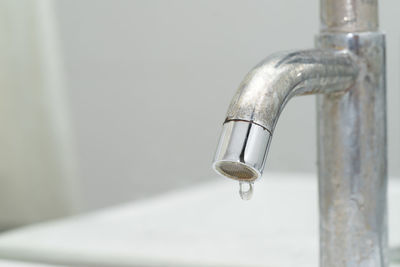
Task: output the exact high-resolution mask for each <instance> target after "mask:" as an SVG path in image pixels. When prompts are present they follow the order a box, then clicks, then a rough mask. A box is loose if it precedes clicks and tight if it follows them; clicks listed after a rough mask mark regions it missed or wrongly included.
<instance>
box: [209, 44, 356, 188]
mask: <svg viewBox="0 0 400 267" xmlns="http://www.w3.org/2000/svg"><path fill="white" fill-rule="evenodd" d="M358 73H359V65H358V63H357V59H356V57H355V56H354V55H353V54H352V53H351V52H349V51H348V50H328V49H326V50H324V49H313V50H304V51H289V52H279V53H275V54H273V55H271V56H269V57H267V58H266V59H265V60H263V61H262V62H261V63H259V64H258V65H257V66H256V67H255V68H253V69H252V70H251V71H250V72H249V73H248V74H247V75H246V77H245V78H244V80H243V82H242V83H241V84H240V86H239V89H238V90H237V92H236V94H235V96H234V97H233V100H232V102H231V104H230V106H229V109H228V112H227V115H226V119H225V122H224V125H223V131H222V135H221V138H220V141H219V144H218V147H217V151H216V155H215V159H214V164H213V167H214V169H215V170H216V171H217V172H218V173H219V174H221V175H223V176H226V177H229V178H232V179H235V180H239V181H250V182H251V181H254V180H256V179H257V178H259V177H260V176H261V175H262V172H263V169H264V166H265V161H266V157H267V153H268V148H269V145H270V142H271V137H272V134H273V131H274V128H275V125H276V122H277V120H278V118H279V115H280V113H281V112H282V110H283V108H284V106H285V105H286V103H287V102H288V101H289V99H291V98H292V97H293V96H296V95H307V94H317V93H341V92H344V91H347V90H348V89H349V88H351V86H352V85H353V84H354V83H355V82H356V80H357V77H358Z"/></svg>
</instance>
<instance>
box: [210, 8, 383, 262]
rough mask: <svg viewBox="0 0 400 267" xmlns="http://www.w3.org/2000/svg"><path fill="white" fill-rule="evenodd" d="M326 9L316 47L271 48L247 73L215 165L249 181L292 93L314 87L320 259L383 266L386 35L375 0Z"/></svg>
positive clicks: (257, 173) (256, 173) (229, 114)
mask: <svg viewBox="0 0 400 267" xmlns="http://www.w3.org/2000/svg"><path fill="white" fill-rule="evenodd" d="M320 12H321V14H320V15H321V32H320V34H319V35H318V36H317V37H316V41H315V43H316V47H317V48H316V49H310V50H304V51H288V52H279V53H275V54H272V55H271V56H269V57H267V58H266V59H265V60H263V61H262V62H261V63H259V64H258V65H257V66H256V67H255V68H253V69H252V70H251V71H250V72H249V73H248V74H247V75H246V76H245V78H244V80H243V81H242V83H241V84H240V86H239V89H238V90H237V92H236V94H235V96H234V97H233V100H232V102H231V104H230V106H229V108H228V112H227V115H226V117H225V121H224V123H223V129H222V134H221V137H220V140H219V143H218V146H217V151H216V154H215V158H214V161H213V168H214V170H215V171H216V172H217V173H219V174H221V175H223V176H226V177H229V178H232V179H234V180H238V181H239V182H241V183H249V184H250V185H251V184H252V183H253V182H254V181H255V180H257V179H258V178H260V177H261V175H262V173H263V170H264V167H265V162H266V158H267V153H268V149H269V145H270V142H271V138H272V136H273V132H274V128H275V125H276V123H277V120H278V117H279V115H280V113H281V112H282V110H283V108H284V107H285V105H286V104H287V102H288V101H289V100H290V99H291V98H292V97H294V96H301V95H309V94H316V95H317V131H318V135H317V136H318V140H317V151H318V162H317V163H318V185H319V186H318V190H319V214H320V216H319V221H320V266H322V267H342V266H343V267H385V266H388V258H387V215H386V214H387V204H386V202H387V201H386V191H387V141H386V84H385V38H384V34H382V33H380V32H379V31H378V8H377V0H368V1H365V0H321V2H320ZM250 189H251V187H250Z"/></svg>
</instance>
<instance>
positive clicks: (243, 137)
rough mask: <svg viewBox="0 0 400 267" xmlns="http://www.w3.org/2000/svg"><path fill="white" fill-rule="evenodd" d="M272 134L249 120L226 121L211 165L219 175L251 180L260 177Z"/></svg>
mask: <svg viewBox="0 0 400 267" xmlns="http://www.w3.org/2000/svg"><path fill="white" fill-rule="evenodd" d="M270 141H271V134H270V133H269V131H267V130H266V129H265V128H263V127H261V126H260V125H257V124H254V123H252V122H250V121H227V122H225V123H224V126H223V130H222V134H221V138H220V141H219V144H218V147H217V151H216V153H215V158H214V163H213V167H214V170H215V171H216V172H217V173H219V174H221V175H222V176H225V177H228V178H231V179H234V180H238V181H246V182H252V181H254V180H256V179H258V178H259V177H261V175H262V172H263V169H264V166H265V161H266V158H267V153H268V148H269V144H270Z"/></svg>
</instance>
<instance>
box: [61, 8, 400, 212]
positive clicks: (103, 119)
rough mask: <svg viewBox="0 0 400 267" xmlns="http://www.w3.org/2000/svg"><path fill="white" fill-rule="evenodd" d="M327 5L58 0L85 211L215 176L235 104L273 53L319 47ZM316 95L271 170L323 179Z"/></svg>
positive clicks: (391, 55)
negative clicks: (245, 82)
mask: <svg viewBox="0 0 400 267" xmlns="http://www.w3.org/2000/svg"><path fill="white" fill-rule="evenodd" d="M318 4H319V3H318V1H301V0H291V1H272V0H257V1H232V0H219V1H186V0H170V1H163V0H152V1H147V0H136V1H130V0H114V1H109V0H84V1H82V0H56V1H55V7H56V15H57V16H56V18H57V19H58V29H59V36H60V38H61V42H60V43H61V46H62V50H61V51H62V56H63V59H64V63H65V71H66V78H67V81H66V82H67V88H68V94H69V104H70V107H71V112H72V122H73V129H74V132H75V137H76V143H77V153H78V163H79V171H80V172H79V173H80V178H81V179H82V186H83V194H84V198H85V199H84V207H85V208H99V207H103V206H106V205H111V204H115V203H119V202H123V201H129V200H132V199H137V198H143V197H146V196H149V195H152V194H155V193H158V192H162V191H165V190H170V189H175V188H177V187H182V186H186V185H190V184H194V183H199V182H202V181H206V180H209V179H217V178H216V175H215V174H214V173H213V171H212V170H211V167H210V164H211V160H212V157H213V153H214V149H215V146H216V142H217V139H218V136H219V131H220V129H221V124H222V122H223V120H224V115H225V112H226V110H227V107H228V104H229V102H230V100H231V97H232V96H233V94H234V92H235V90H236V88H237V86H238V84H239V83H240V81H241V79H242V78H243V76H244V75H245V74H246V73H247V72H248V71H249V70H250V68H252V67H253V66H254V65H255V64H256V63H258V62H259V61H260V60H261V59H262V58H264V57H265V56H267V55H268V54H270V53H272V52H274V51H278V50H288V49H302V48H311V47H313V37H314V36H315V34H317V33H318V25H319V18H318V15H317V14H318V13H319V12H318V8H319V6H318ZM399 8H400V2H398V1H395V0H388V1H380V20H381V29H382V31H384V32H385V33H387V43H388V52H387V61H388V105H389V113H388V118H389V121H388V125H389V159H390V162H389V172H390V175H400V165H399V164H398V163H399V162H400V141H399V140H400V138H399V137H400V119H399V115H400V103H399V102H400V90H399V89H400V88H399V73H400V66H399V65H400V64H399V63H400V60H399V59H400V58H399V49H400V39H399V36H400V35H399V31H400V28H399V27H398V23H397V21H398V10H399ZM315 117H316V114H315V98H314V97H312V96H307V97H299V98H296V99H294V100H292V101H291V102H290V103H289V104H288V106H287V107H286V110H285V111H284V112H283V114H282V116H281V119H280V121H279V123H278V125H277V128H276V131H275V135H274V140H273V142H272V146H271V149H270V155H269V159H268V162H267V167H266V171H265V175H264V178H265V179H268V173H269V172H273V171H274V172H275V171H282V172H315V170H316V135H315V131H316V129H315Z"/></svg>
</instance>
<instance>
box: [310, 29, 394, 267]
mask: <svg viewBox="0 0 400 267" xmlns="http://www.w3.org/2000/svg"><path fill="white" fill-rule="evenodd" d="M317 46H318V47H320V48H326V49H342V48H343V47H345V48H347V49H349V50H350V51H352V52H353V53H355V54H356V55H357V57H358V59H359V62H360V63H359V65H360V66H363V67H362V69H361V71H360V76H359V78H358V81H357V83H356V85H355V86H353V88H352V89H351V90H349V92H347V93H345V94H342V95H337V94H336V95H333V94H324V95H320V96H318V97H317V112H318V134H317V136H318V175H319V201H320V239H321V240H320V241H321V259H320V260H321V266H323V267H333V266H336V267H337V266H339V267H340V266H352V267H353V266H354V267H356V266H359V267H369V266H374V267H380V266H387V256H386V254H387V253H386V251H387V225H386V220H387V216H386V187H387V166H386V165H387V145H386V92H385V41H384V36H383V34H380V33H359V34H354V33H349V34H328V33H325V34H321V35H320V36H319V38H318V39H317Z"/></svg>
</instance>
